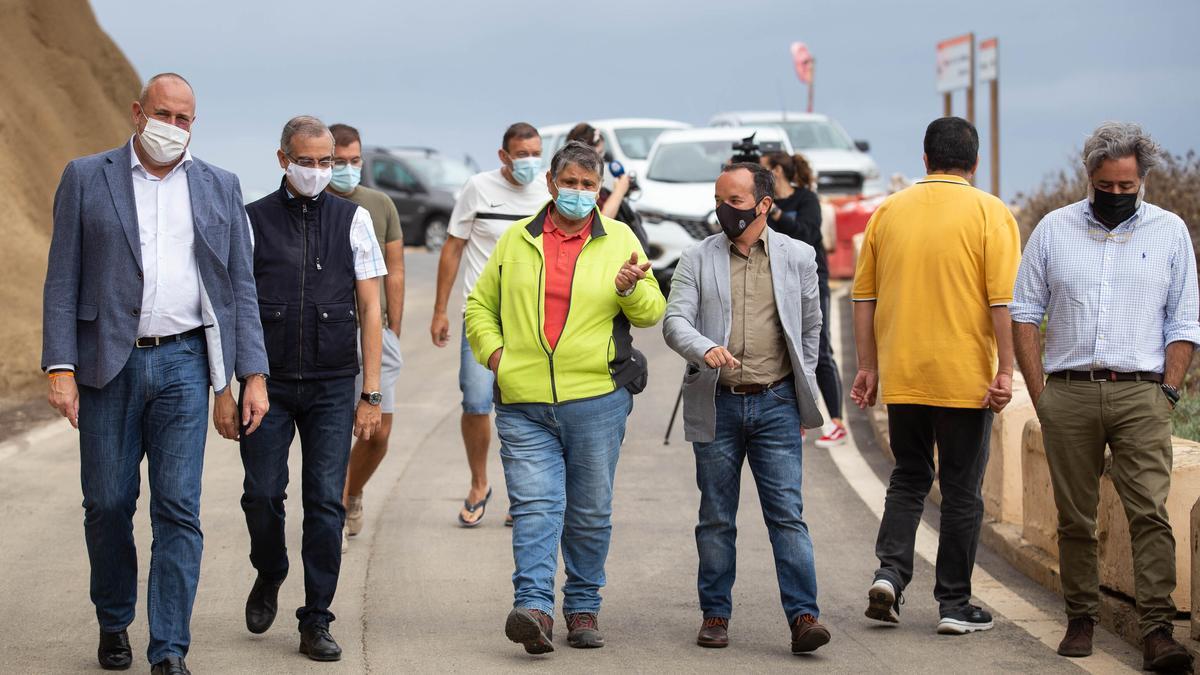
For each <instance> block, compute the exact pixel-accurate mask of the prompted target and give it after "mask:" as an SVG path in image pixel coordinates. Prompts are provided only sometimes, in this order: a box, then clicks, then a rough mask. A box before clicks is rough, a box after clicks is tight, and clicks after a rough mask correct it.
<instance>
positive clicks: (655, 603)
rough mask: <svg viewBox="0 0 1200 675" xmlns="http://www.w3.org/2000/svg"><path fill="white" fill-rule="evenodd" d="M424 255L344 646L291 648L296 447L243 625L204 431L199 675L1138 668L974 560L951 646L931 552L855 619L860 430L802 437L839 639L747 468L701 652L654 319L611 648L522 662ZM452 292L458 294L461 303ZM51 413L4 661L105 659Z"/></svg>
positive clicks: (6, 615) (16, 540)
mask: <svg viewBox="0 0 1200 675" xmlns="http://www.w3.org/2000/svg"><path fill="white" fill-rule="evenodd" d="M436 264H437V263H436V257H434V256H431V255H429V254H425V253H419V252H413V253H410V254H409V257H408V268H409V271H408V297H407V305H406V306H407V316H406V317H405V321H404V331H403V335H402V344H403V347H404V353H405V360H406V366H405V369H404V371H403V375H402V377H401V382H400V385H399V387H400V392H399V395H398V408H397V417H396V423H395V430H394V432H393V435H392V440H391V450H390V454H389V456H388V458H387V459H386V460H385V461H384V464H383V465H382V466H381V468H380V470H379V472H378V473H377V475H376V476H375V478H374V480H373V481H372V482H371V484H370V485H369V486H368V488H367V492H366V495H365V508H366V514H367V524H366V529H365V530H364V532H363V533H362V535H360V536H359V537H357V538H356V539H355V540H353V541H352V545H351V548H350V551H349V552H348V553H347V554H346V556H345V558H344V561H343V566H342V578H341V584H340V588H339V591H338V595H337V598H336V599H335V602H334V606H333V611H334V612H335V613H336V615H337V617H338V618H337V621H335V622H334V624H333V625H332V632H333V634H334V636H335V637H336V638H337V639H338V641H339V642H340V644H341V645H342V647H343V649H344V651H345V655H344V658H343V660H342V661H341V662H340V663H336V664H317V663H313V662H310V661H308V660H307V659H305V658H304V657H303V656H301V655H300V654H298V653H297V644H298V635H297V633H296V631H295V623H294V620H293V619H292V610H293V609H294V608H295V607H297V606H299V604H300V603H301V600H302V594H303V589H302V583H301V574H302V567H301V565H300V560H299V541H300V518H298V517H296V514H297V513H298V511H297V510H296V509H299V502H298V499H297V495H298V489H299V488H298V486H299V481H298V468H299V454H298V448H293V455H292V476H293V479H292V485H293V487H294V489H293V491H292V492H293V494H292V498H291V499H290V500H289V507H290V508H292V509H293V510H292V517H291V518H290V519H289V521H288V536H289V542H290V543H291V549H290V553H291V555H292V570H293V573H292V576H291V577H290V578H289V579H288V581H287V582H286V583H285V585H284V587H283V589H282V592H281V596H280V616H279V619H278V620H277V621H276V624H275V626H274V627H272V629H271V630H270V631H269V632H267V633H266V634H265V635H261V636H255V635H251V634H250V633H248V632H247V631H246V629H245V626H244V621H243V616H242V612H243V604H244V601H245V596H246V593H247V592H248V591H249V589H250V585H251V583H252V582H253V580H254V571H253V569H252V568H251V567H250V564H249V561H248V557H247V556H248V551H249V543H248V539H247V534H246V529H245V521H244V520H243V517H242V513H241V509H240V507H239V505H238V497H239V496H240V491H241V480H242V468H241V463H240V460H239V459H238V454H237V446H236V445H235V444H233V443H231V442H228V441H225V440H223V439H221V438H219V437H218V436H217V435H216V434H215V433H212V434H210V436H209V443H208V447H207V458H206V459H207V462H206V467H205V474H204V498H203V510H202V522H203V526H204V531H205V555H204V563H203V568H202V576H201V581H200V589H199V592H198V595H197V598H196V608H195V613H194V616H193V620H192V634H193V643H192V650H191V653H190V655H189V656H188V664H189V666H190V667H191V668H192V669H193V670H194V671H195V672H197V673H242V672H247V673H248V672H254V673H290V672H355V673H359V672H373V673H393V672H497V671H518V670H520V671H538V672H541V671H577V672H616V671H623V672H656V673H676V672H689V673H690V672H731V671H752V672H759V671H783V670H798V669H799V670H818V669H819V670H821V671H823V672H845V673H875V672H878V673H931V672H961V673H976V672H981V673H982V672H1028V673H1033V672H1037V673H1047V672H1079V671H1080V670H1081V668H1082V669H1086V670H1089V671H1092V672H1123V671H1127V670H1128V669H1129V668H1136V667H1137V666H1138V665H1140V655H1139V654H1137V653H1136V651H1135V650H1134V649H1133V648H1132V647H1129V646H1128V645H1126V644H1125V643H1123V642H1121V641H1120V640H1119V639H1118V638H1116V637H1114V636H1113V635H1111V634H1109V633H1107V632H1106V631H1104V630H1103V629H1099V628H1098V629H1097V630H1098V635H1097V644H1098V646H1099V647H1100V653H1099V654H1098V655H1097V656H1095V657H1092V658H1090V659H1085V660H1082V661H1067V660H1065V659H1062V658H1060V657H1058V656H1056V655H1055V654H1054V651H1053V648H1052V646H1048V645H1047V642H1049V641H1051V638H1050V637H1047V635H1048V634H1050V633H1054V632H1055V631H1057V630H1060V629H1059V628H1057V627H1056V625H1055V622H1058V621H1061V619H1062V615H1061V612H1060V606H1061V601H1060V600H1059V599H1058V598H1056V597H1055V596H1053V595H1051V594H1049V593H1047V592H1045V591H1044V590H1042V589H1041V588H1040V587H1037V586H1035V585H1033V584H1032V583H1030V582H1029V581H1028V580H1027V579H1025V578H1024V577H1022V576H1021V575H1020V574H1019V573H1017V572H1015V571H1014V570H1013V569H1012V568H1011V567H1009V566H1008V565H1007V564H1006V563H1004V562H1003V561H1001V560H1000V559H999V558H998V557H996V556H994V555H991V554H990V553H989V552H987V551H981V553H980V556H979V563H980V566H979V567H980V569H979V570H978V571H977V575H976V588H977V592H978V593H979V595H980V596H981V601H982V604H984V605H988V606H992V607H993V609H994V610H996V613H997V616H996V628H995V629H994V630H992V631H990V632H986V633H981V634H974V635H969V636H964V637H946V636H939V635H936V634H935V633H934V626H935V624H936V622H937V607H936V603H935V602H934V600H933V598H932V583H933V582H932V577H933V569H932V566H931V564H930V563H929V561H928V560H927V559H924V558H922V559H919V560H918V561H917V566H916V579H915V580H914V582H913V584H912V585H911V586H910V588H909V589H908V591H907V593H906V595H907V604H906V605H905V606H904V608H903V613H902V616H901V619H902V621H903V623H902V624H901V625H900V626H898V627H886V626H881V625H879V624H875V623H873V622H871V621H869V620H867V619H865V618H864V617H863V615H862V614H863V610H864V609H865V606H866V588H867V586H868V585H869V584H870V582H871V574H872V571H873V570H874V568H875V564H876V561H875V559H874V557H873V555H872V551H873V545H874V540H875V534H876V528H877V527H878V523H879V521H878V516H877V510H878V508H879V506H880V503H879V499H878V496H879V494H881V493H880V492H879V490H881V489H882V486H883V484H884V483H885V481H886V475H887V474H886V472H887V470H888V466H887V464H886V460H885V459H884V458H883V455H882V454H881V453H880V452H879V449H878V448H876V447H875V446H874V443H873V440H872V439H871V438H870V435H869V433H867V432H866V431H865V429H866V427H865V426H863V425H861V424H856V425H855V427H854V430H855V432H856V433H855V438H856V439H857V445H854V444H851V445H847V446H843V447H841V448H838V449H835V450H832V451H824V450H819V449H817V448H815V447H813V446H812V445H811V442H810V444H809V446H808V447H806V449H805V477H804V497H805V515H806V519H807V521H808V523H809V526H810V529H811V532H812V536H813V539H814V542H815V550H816V561H817V578H818V581H819V584H820V595H819V601H820V604H821V607H822V617H821V620H822V621H823V622H824V623H825V624H826V625H827V626H828V627H829V628H830V630H831V631H832V633H833V640H832V642H831V643H830V644H829V645H828V646H826V647H824V648H822V649H821V650H819V651H818V652H816V653H815V654H814V655H811V656H806V657H796V656H793V655H791V653H790V651H789V648H788V647H789V634H788V628H787V625H786V622H785V619H784V617H783V613H782V610H781V609H780V605H779V594H778V589H777V587H776V584H775V573H774V565H773V561H772V558H771V549H770V544H769V541H768V539H767V532H766V528H765V526H764V525H763V523H762V517H761V511H760V509H759V505H758V502H757V497H756V493H755V490H754V485H753V482H752V480H751V477H750V473H749V471H748V470H746V471H745V472H744V475H743V481H744V484H743V490H742V505H741V511H740V514H741V515H740V518H739V526H740V527H739V529H740V536H739V538H738V543H739V547H738V550H739V558H738V583H737V585H736V587H735V589H734V593H735V598H734V616H733V620H732V624H731V630H730V638H731V642H732V644H731V646H730V647H729V648H728V649H724V650H706V649H701V648H699V647H696V646H695V645H694V644H693V641H694V638H695V632H696V630H697V628H698V627H699V623H700V613H699V608H698V603H697V599H696V591H695V572H696V551H695V542H694V538H693V534H692V531H693V530H692V528H693V526H694V524H695V519H696V512H697V508H698V504H699V496H698V493H697V491H696V487H695V477H694V465H693V461H692V452H691V448H690V446H689V445H688V444H686V443H684V441H683V438H682V433H681V431H680V429H678V428H677V429H676V432H675V434H674V436H673V437H672V439H671V442H670V444H669V445H665V446H664V445H663V432H664V430H665V428H666V424H667V419H668V417H669V415H670V412H671V406H672V404H673V403H674V401H675V395H676V393H677V391H678V383H679V378H680V377H681V375H682V373H683V363H682V361H681V360H680V359H678V357H676V356H675V355H674V354H673V353H672V352H670V351H669V350H668V349H667V348H666V346H665V345H664V344H663V341H662V339H661V336H660V334H659V332H658V331H657V330H656V329H655V330H647V331H642V332H639V333H638V334H637V336H636V338H635V339H636V343H637V345H638V347H639V348H641V349H642V350H643V351H644V352H645V353H646V354H647V356H648V357H649V359H650V362H651V377H650V386H649V388H648V389H647V390H646V392H644V393H643V394H641V395H640V396H638V397H637V399H636V403H635V410H634V412H633V415H632V416H631V418H630V420H629V425H628V433H627V436H626V443H625V446H624V448H623V449H622V456H621V460H620V464H619V469H618V472H617V483H616V497H615V514H614V529H613V544H612V550H611V553H610V556H609V560H608V587H607V588H606V589H605V591H604V608H603V611H602V613H601V615H600V621H601V627H602V628H603V630H604V631H605V634H606V636H607V640H608V645H607V646H606V647H605V648H604V649H599V650H582V651H580V650H573V649H570V648H568V647H567V646H566V643H565V630H563V629H560V630H559V631H558V634H557V635H556V643H557V647H558V650H557V651H556V652H554V653H553V654H549V655H547V656H545V657H530V656H527V655H526V654H525V653H524V651H523V650H522V649H521V647H520V646H519V645H515V644H512V643H510V642H508V641H507V639H506V638H505V637H504V634H503V625H504V618H505V615H506V614H507V612H508V610H509V608H510V606H511V600H512V587H511V583H510V575H511V573H512V557H511V555H512V554H511V548H510V546H509V532H510V530H508V529H507V528H505V527H503V525H502V521H503V513H504V507H505V501H506V500H505V497H504V489H503V484H502V480H503V476H502V475H501V471H500V467H499V459H498V457H496V456H495V455H494V454H493V458H492V465H491V466H492V479H493V482H494V484H495V487H496V495H497V497H496V498H495V499H494V500H493V502H492V506H491V508H490V510H489V512H488V514H487V515H486V516H485V518H484V520H483V524H482V525H481V526H480V527H479V528H477V529H474V530H463V529H460V528H459V527H458V526H457V524H456V520H455V514H456V513H457V510H458V505H459V504H460V502H461V500H462V498H463V496H464V495H465V491H466V487H467V470H466V461H465V458H464V456H463V452H462V445H461V440H460V436H459V431H458V424H459V410H460V408H459V392H458V387H457V368H458V350H457V344H458V343H457V340H458V337H459V336H458V334H457V328H456V329H455V334H454V335H453V338H452V342H451V345H452V346H451V347H449V348H447V349H437V348H435V347H433V346H432V345H431V344H430V342H429V337H428V322H429V316H430V311H431V308H432V295H433V277H434V271H435V268H436ZM460 297H461V295H460V292H459V291H457V290H456V292H455V296H454V299H455V304H456V306H457V303H458V300H459V299H460ZM839 311H842V312H845V311H846V310H845V307H841V308H840V310H839ZM847 341H848V340H847ZM64 425H65V423H63V424H59V425H55V426H54V427H51V428H49V429H42V430H39V431H36V432H34V434H33V435H32V436H28V435H27V436H26V437H25V438H24V439H23V440H22V439H17V441H16V442H15V443H9V444H7V445H5V446H4V449H3V450H0V608H2V609H0V646H2V647H3V649H2V651H0V655H2V656H0V672H13V673H43V672H97V671H98V666H97V664H96V661H95V648H96V621H95V615H94V611H93V609H92V606H91V604H90V602H89V600H88V590H87V588H88V582H87V579H88V566H87V555H86V551H85V548H84V542H83V528H82V520H83V512H82V508H81V506H80V501H81V494H80V489H79V468H78V467H79V465H78V459H77V453H78V447H77V441H76V439H75V436H74V433H73V432H71V431H70V430H69V427H68V428H66V429H64V428H63V427H64ZM493 447H496V446H493ZM147 491H148V487H147V488H145V489H144V490H143V495H142V501H141V502H140V504H139V507H140V508H139V510H138V513H137V516H136V529H137V540H138V542H139V545H140V546H139V554H140V556H139V557H140V559H141V561H142V562H141V568H140V576H141V582H142V586H141V591H142V597H141V598H140V599H139V615H138V618H137V620H136V621H135V622H134V624H133V625H132V626H131V627H130V635H131V638H132V642H133V645H134V651H135V657H136V658H135V664H136V668H137V669H142V670H144V669H147V666H146V665H145V660H144V658H145V657H144V653H145V647H146V641H147V635H146V630H147V629H146V623H145V613H144V607H145V604H144V595H145V577H146V572H147V570H148V569H149V551H150V537H149V534H150V532H149V519H148V516H147V509H146V503H145V500H146V498H147V494H146V492H147ZM936 520H937V519H936V510H935V509H932V508H931V509H929V510H928V517H927V526H928V527H934V528H935V527H936ZM991 603H995V604H991ZM1004 612H1009V613H1010V614H1012V616H1009V615H1008V614H1005V613H1004ZM559 622H560V623H561V617H560V618H559ZM1057 637H1058V635H1053V636H1052V638H1053V640H1057Z"/></svg>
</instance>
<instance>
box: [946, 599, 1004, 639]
mask: <svg viewBox="0 0 1200 675" xmlns="http://www.w3.org/2000/svg"><path fill="white" fill-rule="evenodd" d="M992 625H993V624H992V615H991V614H989V613H988V611H987V610H985V609H981V608H979V607H976V606H975V605H967V606H966V607H963V608H962V609H956V610H954V611H951V612H946V613H945V614H943V615H942V619H941V621H938V625H937V632H938V633H940V634H942V635H966V634H967V633H975V632H978V631H981V630H991V629H992Z"/></svg>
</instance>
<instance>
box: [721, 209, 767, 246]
mask: <svg viewBox="0 0 1200 675" xmlns="http://www.w3.org/2000/svg"><path fill="white" fill-rule="evenodd" d="M757 208H758V204H757V203H755V204H754V206H752V207H750V208H748V209H738V208H734V207H733V206H730V205H729V202H721V205H720V206H718V207H717V222H719V223H720V224H721V231H723V232H724V233H725V236H726V237H729V240H730V241H733V240H734V239H737V238H738V237H740V236H742V233H743V232H745V231H746V228H747V227H750V223H753V222H754V221H755V220H756V219H757V218H758V211H757V210H756V209H757Z"/></svg>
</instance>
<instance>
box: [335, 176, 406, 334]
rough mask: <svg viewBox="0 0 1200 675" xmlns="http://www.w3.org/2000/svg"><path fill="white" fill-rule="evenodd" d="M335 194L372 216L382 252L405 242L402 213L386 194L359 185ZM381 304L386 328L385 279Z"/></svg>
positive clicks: (385, 256) (382, 285) (381, 283)
mask: <svg viewBox="0 0 1200 675" xmlns="http://www.w3.org/2000/svg"><path fill="white" fill-rule="evenodd" d="M334 194H336V195H337V196H339V197H342V198H343V199H349V200H350V201H352V202H354V203H355V204H358V205H359V206H361V207H363V208H364V209H366V210H367V213H369V214H371V224H372V225H374V226H375V239H376V240H377V241H378V242H379V249H380V250H381V251H383V250H384V247H385V246H387V244H389V243H390V242H393V241H403V240H404V231H403V230H401V229H400V212H399V211H397V210H396V203H395V202H393V201H392V198H391V197H389V196H387V194H386V193H384V192H380V191H379V190H376V189H374V188H369V187H366V186H365V185H359V186H358V187H356V188H354V192H351V193H350V194H348V195H343V194H340V193H336V192H335V193H334ZM384 260H385V262H386V260H387V255H386V252H385V254H384ZM379 302H381V303H383V325H384V327H385V328H386V327H387V325H388V311H387V283H386V282H385V281H384V280H383V279H381V280H380V284H379Z"/></svg>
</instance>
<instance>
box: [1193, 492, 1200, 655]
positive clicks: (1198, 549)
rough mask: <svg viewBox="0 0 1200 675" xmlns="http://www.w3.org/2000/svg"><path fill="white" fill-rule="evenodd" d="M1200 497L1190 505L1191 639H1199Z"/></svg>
mask: <svg viewBox="0 0 1200 675" xmlns="http://www.w3.org/2000/svg"><path fill="white" fill-rule="evenodd" d="M1197 607H1200V499H1197V500H1196V503H1195V505H1193V506H1192V639H1193V640H1200V611H1197V609H1196V608H1197Z"/></svg>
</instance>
